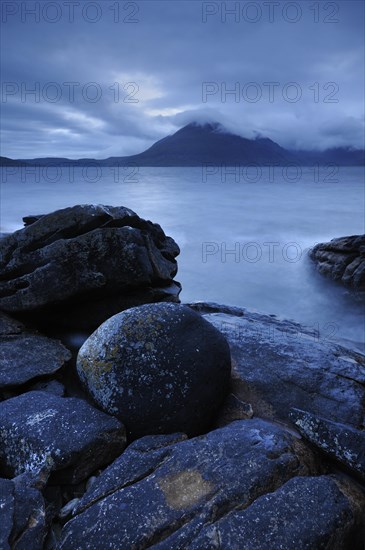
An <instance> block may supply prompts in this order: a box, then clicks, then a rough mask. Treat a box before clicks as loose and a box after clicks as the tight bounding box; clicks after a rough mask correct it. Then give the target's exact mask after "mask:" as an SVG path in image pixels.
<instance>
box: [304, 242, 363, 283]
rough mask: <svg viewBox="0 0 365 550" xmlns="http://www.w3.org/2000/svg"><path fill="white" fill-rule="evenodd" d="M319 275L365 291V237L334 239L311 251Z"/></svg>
mask: <svg viewBox="0 0 365 550" xmlns="http://www.w3.org/2000/svg"><path fill="white" fill-rule="evenodd" d="M309 255H310V257H311V258H312V260H313V261H314V262H315V263H316V266H317V269H318V271H319V273H321V274H322V275H326V276H327V277H330V278H331V279H333V280H334V281H339V282H341V283H342V284H343V285H345V286H346V287H349V288H351V289H353V290H356V291H361V292H364V291H365V235H354V236H351V237H341V238H339V239H332V240H331V241H330V242H329V243H321V244H317V245H316V246H315V247H314V248H312V250H311V251H310V254H309Z"/></svg>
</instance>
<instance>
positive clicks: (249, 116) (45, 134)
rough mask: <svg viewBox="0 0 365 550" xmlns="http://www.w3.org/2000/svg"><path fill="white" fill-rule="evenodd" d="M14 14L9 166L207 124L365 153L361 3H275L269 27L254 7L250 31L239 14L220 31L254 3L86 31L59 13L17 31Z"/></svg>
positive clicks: (144, 10) (135, 144)
mask: <svg viewBox="0 0 365 550" xmlns="http://www.w3.org/2000/svg"><path fill="white" fill-rule="evenodd" d="M4 4H11V3H10V2H4ZM23 4H24V6H27V5H28V3H26V2H24V3H23V2H17V5H18V7H19V10H18V11H17V13H15V11H16V10H13V11H14V14H13V15H11V14H10V12H9V14H8V15H7V18H6V21H5V22H4V25H3V27H4V28H3V30H4V33H3V35H4V36H6V40H7V44H11V47H9V48H2V49H1V51H2V81H3V90H2V91H3V97H2V154H3V155H5V156H7V157H10V158H34V157H39V156H42V157H46V156H47V157H54V156H60V157H71V158H84V157H97V158H106V157H109V156H117V155H124V156H125V155H131V154H135V153H138V152H139V151H143V150H145V149H146V148H148V147H149V146H151V145H153V143H154V142H155V141H156V140H158V139H160V138H162V137H163V136H165V135H166V134H168V133H171V132H173V131H174V130H176V129H178V128H181V127H182V126H185V125H187V124H189V123H191V122H192V121H196V122H198V123H201V122H210V123H213V122H214V121H215V120H218V121H219V122H220V123H221V124H222V125H223V126H224V127H225V128H227V129H228V130H229V131H230V132H231V133H236V134H239V135H241V136H242V137H244V138H247V139H253V138H254V132H258V133H260V134H262V136H264V137H267V138H270V139H272V140H273V141H274V142H276V143H280V145H281V146H282V147H285V148H286V149H310V148H313V149H317V150H324V149H328V148H335V147H346V146H352V147H355V148H363V147H364V143H363V140H364V122H363V118H364V103H363V89H364V74H363V71H361V70H359V67H362V66H363V62H364V41H363V21H364V3H363V2H359V1H352V0H347V1H342V0H338V1H337V2H336V3H331V2H329V3H326V2H315V3H312V2H309V1H307V0H305V1H302V0H298V1H297V2H294V3H285V2H280V3H278V5H276V3H273V4H272V5H273V6H274V4H275V6H274V11H275V14H274V15H275V16H274V18H273V20H270V17H269V12H270V10H269V7H268V6H267V5H266V4H271V3H270V2H264V3H261V2H257V3H253V4H252V6H251V8H252V10H253V11H255V7H254V5H255V6H256V7H257V11H258V14H259V17H258V20H257V21H255V22H250V21H249V20H248V19H247V17H246V18H245V17H243V15H242V10H241V12H240V17H239V20H237V18H235V16H234V15H229V14H227V17H225V18H222V9H223V8H222V6H223V5H225V6H226V7H227V9H229V8H234V9H236V6H237V5H240V6H241V5H242V9H243V8H244V7H245V6H246V7H247V6H249V5H250V3H245V2H241V3H239V2H233V1H232V2H227V3H220V2H213V3H212V5H214V8H215V9H214V10H213V11H214V14H212V15H209V16H207V17H206V21H203V18H202V3H199V2H189V1H180V0H174V2H166V1H165V0H161V1H160V0H154V1H153V2H152V1H149V0H148V1H144V0H140V1H139V2H137V4H138V13H137V12H136V14H135V15H134V16H133V18H134V19H135V20H136V21H135V22H134V23H133V24H129V23H128V21H127V22H125V21H124V19H125V18H126V17H127V19H128V14H129V11H130V10H131V8H130V7H129V8H128V10H124V7H125V6H122V7H121V9H120V14H119V15H120V16H121V18H120V21H118V22H114V20H113V18H114V17H115V16H116V15H117V14H116V11H115V9H116V4H118V3H115V2H108V1H107V0H105V2H104V1H103V2H100V3H98V5H100V9H101V12H102V13H101V17H100V20H98V21H96V22H95V23H91V22H90V21H88V20H87V18H86V20H85V17H84V18H82V4H83V3H79V4H80V5H79V6H76V7H75V20H74V22H72V23H70V22H69V20H68V18H67V9H68V8H67V6H66V4H67V2H66V3H62V2H61V3H59V6H60V8H59V10H61V12H62V13H61V18H60V20H59V21H56V22H55V23H51V22H49V21H46V20H45V18H43V19H42V18H41V20H40V21H36V20H35V17H34V16H31V15H29V16H27V18H26V21H22V16H21V10H22V9H23V7H22V6H23ZM30 4H32V5H33V4H34V5H36V4H42V3H36V2H29V5H30ZM46 4H47V3H46ZM51 4H52V3H49V6H50V8H49V9H50V12H51V11H52V9H53V10H54V8H52V6H51ZM64 4H65V5H64ZM76 4H77V3H76ZM203 4H204V2H203ZM208 4H209V3H208ZM47 5H48V4H47ZM126 6H127V4H126ZM334 6H336V7H337V8H336V10H337V12H336V15H335V16H331V11H335V10H334V9H332V8H334ZM127 7H128V6H127ZM132 7H133V6H132ZM51 8H52V9H51ZM111 8H113V9H111ZM29 9H30V8H29ZM39 9H41V8H39ZM93 9H94V11H95V7H94V8H93ZM247 9H249V8H247ZM249 11H250V10H249ZM91 12H92V9H91V8H90V13H89V15H91ZM296 12H297V13H298V20H297V21H296V22H290V21H288V16H289V19H290V17H291V16H292V15H293V13H296ZM250 13H251V12H250ZM122 16H123V17H122ZM76 28H77V32H75V29H76ZM187 37H188V39H187ZM288 44H290V48H289V47H288ZM273 45H275V47H273ZM137 46H138V47H137ZM70 60H72V63H71V62H70ZM70 83H71V84H72V83H74V84H72V86H71V84H70Z"/></svg>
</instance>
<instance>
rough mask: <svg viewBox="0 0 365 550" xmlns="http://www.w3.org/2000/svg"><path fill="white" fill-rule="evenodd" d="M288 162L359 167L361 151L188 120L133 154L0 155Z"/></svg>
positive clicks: (159, 162)
mask: <svg viewBox="0 0 365 550" xmlns="http://www.w3.org/2000/svg"><path fill="white" fill-rule="evenodd" d="M290 163H295V164H299V165H313V164H331V163H333V164H337V165H340V166H363V165H364V164H365V161H364V151H363V150H359V149H357V150H356V149H350V148H346V147H338V148H334V149H327V150H325V151H291V150H288V149H284V148H283V147H281V146H280V145H278V144H277V143H275V142H274V141H272V140H271V139H269V138H264V137H257V138H256V139H247V138H244V137H242V136H239V135H236V134H233V133H230V132H228V131H227V130H225V128H224V127H223V126H221V125H220V124H219V123H217V122H215V123H206V124H198V123H196V122H192V123H190V124H188V125H187V126H184V127H183V128H181V129H180V130H178V131H177V132H175V133H174V134H172V135H170V136H167V137H164V138H162V139H160V140H159V141H157V142H156V143H154V144H153V145H152V146H151V147H149V148H148V149H146V151H144V152H142V153H139V154H137V155H130V156H124V157H109V158H107V159H103V160H96V159H78V160H72V159H67V158H50V157H48V158H36V159H17V160H13V159H9V158H7V157H0V165H1V166H21V165H25V166H90V165H92V166H130V165H133V166H202V165H207V164H208V165H215V166H220V165H243V166H245V165H249V164H256V165H260V166H264V165H279V166H280V165H281V166H283V165H288V164H290Z"/></svg>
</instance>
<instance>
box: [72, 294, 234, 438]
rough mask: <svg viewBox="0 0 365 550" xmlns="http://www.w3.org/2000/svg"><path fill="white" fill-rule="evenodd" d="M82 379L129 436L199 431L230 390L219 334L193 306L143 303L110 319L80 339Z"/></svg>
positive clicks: (226, 350) (227, 362) (227, 361)
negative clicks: (122, 423) (123, 426)
mask: <svg viewBox="0 0 365 550" xmlns="http://www.w3.org/2000/svg"><path fill="white" fill-rule="evenodd" d="M77 370H78V373H79V376H80V378H81V381H82V382H83V384H84V386H85V387H86V389H87V391H88V392H89V393H90V395H91V396H92V397H93V399H94V400H95V402H96V403H97V404H98V405H99V406H100V407H101V408H102V409H103V410H104V411H106V412H108V413H110V414H113V415H116V416H117V417H118V418H120V419H121V420H122V421H123V422H124V423H125V425H126V427H127V430H128V431H129V433H130V434H131V436H132V437H133V438H136V437H140V436H142V435H147V434H157V433H169V432H170V433H171V432H175V431H184V432H186V433H188V434H189V435H196V434H199V433H202V432H203V431H204V430H205V429H207V428H208V427H209V426H210V424H211V423H212V421H213V418H214V416H215V414H216V413H217V411H218V409H219V407H220V405H221V404H222V402H223V400H224V398H225V397H226V394H227V392H228V384H229V378H230V370H231V363H230V353H229V347H228V344H227V342H226V340H225V338H224V336H223V335H222V334H221V333H220V332H219V331H217V330H216V329H215V328H214V327H213V326H212V325H211V324H210V323H208V322H207V321H205V320H204V319H203V318H202V317H201V316H200V315H199V314H197V313H195V312H194V311H192V310H191V309H190V308H188V307H185V306H181V305H175V304H148V305H144V306H141V307H138V308H133V309H130V310H127V311H124V312H122V313H119V314H118V315H115V316H114V317H112V318H110V319H108V320H107V321H106V322H105V323H103V325H101V326H100V327H99V328H98V329H97V330H96V331H95V332H94V333H93V334H92V335H91V336H90V338H89V339H88V340H87V341H86V342H85V343H84V344H83V346H82V347H81V349H80V351H79V355H78V359H77Z"/></svg>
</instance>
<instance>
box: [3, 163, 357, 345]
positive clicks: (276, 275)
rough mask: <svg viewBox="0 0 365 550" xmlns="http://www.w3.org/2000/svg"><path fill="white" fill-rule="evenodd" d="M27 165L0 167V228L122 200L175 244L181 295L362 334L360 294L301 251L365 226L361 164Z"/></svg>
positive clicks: (340, 333) (330, 332) (338, 333)
mask: <svg viewBox="0 0 365 550" xmlns="http://www.w3.org/2000/svg"><path fill="white" fill-rule="evenodd" d="M34 170H35V174H32V173H30V172H28V173H27V172H26V171H25V170H24V169H10V168H8V169H5V168H3V169H2V184H1V211H0V212H1V224H0V225H1V229H0V231H3V232H8V231H14V230H16V229H18V228H20V227H22V221H21V218H22V216H25V215H28V214H43V213H46V212H50V211H52V210H55V209H57V208H62V207H66V206H70V205H73V204H77V203H101V204H110V205H125V206H128V207H129V208H132V209H133V210H135V211H136V212H137V213H138V214H139V215H140V216H141V217H144V218H147V219H151V220H152V221H154V222H158V223H159V224H160V225H161V226H162V228H163V229H164V231H165V232H166V233H167V234H168V235H171V236H172V237H173V238H174V239H175V240H176V241H177V243H178V244H179V245H180V247H181V254H180V256H179V258H178V263H179V273H178V277H177V279H178V280H179V281H180V282H181V283H182V285H183V292H182V294H181V299H182V301H184V302H187V301H192V300H206V301H216V302H220V303H226V304H231V305H238V306H244V307H248V308H251V309H256V310H258V311H263V312H267V313H275V314H277V315H279V316H283V317H287V318H292V319H295V320H298V321H300V322H304V323H306V324H307V325H310V326H312V327H315V328H316V329H319V331H320V335H321V336H322V337H324V338H333V337H334V338H336V337H344V338H349V339H352V340H355V341H362V342H363V341H364V340H365V335H364V333H365V330H364V312H363V306H362V305H361V303H360V302H357V301H356V300H355V299H354V298H353V297H352V296H350V295H349V294H348V293H347V291H346V290H344V289H343V288H342V287H341V286H339V285H336V284H334V283H332V282H331V281H328V280H327V279H324V278H322V277H321V276H319V275H318V274H317V273H316V272H315V271H314V269H313V266H312V264H311V262H310V261H309V260H308V257H307V254H306V251H307V250H308V248H310V247H311V246H313V245H314V244H315V243H317V242H323V241H328V240H330V239H331V238H334V237H338V236H343V235H351V234H360V233H364V232H365V231H364V171H363V169H362V168H357V167H356V168H355V167H354V168H341V169H340V170H339V172H338V173H337V174H334V173H333V172H332V171H331V170H330V169H328V168H327V169H324V168H323V169H321V170H320V171H319V173H317V171H314V170H313V169H309V168H303V169H302V170H301V173H300V172H299V173H298V172H297V171H296V170H294V169H293V171H292V172H286V171H284V172H283V170H282V169H281V168H275V170H274V172H273V171H272V170H270V171H269V169H268V168H266V169H262V174H261V175H260V174H258V173H257V170H256V169H254V168H252V169H250V170H246V169H243V170H242V171H241V172H240V173H236V177H235V176H234V175H229V174H226V178H225V175H224V171H221V170H218V171H217V173H216V174H213V175H212V174H208V175H207V174H205V173H203V171H202V169H201V168H141V169H139V171H136V170H134V169H131V168H128V169H119V170H118V169H111V168H105V169H103V172H102V175H100V173H99V174H98V173H97V171H96V169H94V168H89V169H84V170H82V169H80V168H77V169H72V168H71V169H68V168H63V169H62V170H61V169H55V168H53V169H47V170H46V169H44V170H41V169H38V168H37V169H34ZM255 180H256V181H255ZM290 180H291V181H290ZM265 243H266V244H265ZM269 243H271V244H269ZM230 250H231V251H235V253H231V254H229V253H228V252H229V251H230Z"/></svg>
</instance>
